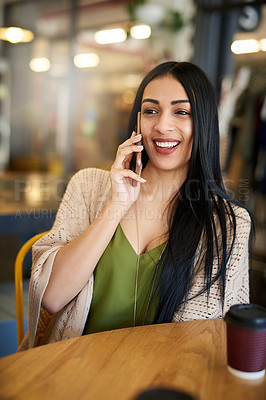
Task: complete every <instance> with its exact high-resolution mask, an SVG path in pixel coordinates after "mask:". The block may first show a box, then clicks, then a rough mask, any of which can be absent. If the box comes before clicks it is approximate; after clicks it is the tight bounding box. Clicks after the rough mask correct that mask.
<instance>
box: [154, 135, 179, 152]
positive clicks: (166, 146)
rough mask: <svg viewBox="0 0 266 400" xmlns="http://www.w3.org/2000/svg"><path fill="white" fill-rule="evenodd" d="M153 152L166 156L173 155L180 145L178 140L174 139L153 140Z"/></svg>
mask: <svg viewBox="0 0 266 400" xmlns="http://www.w3.org/2000/svg"><path fill="white" fill-rule="evenodd" d="M153 143H154V147H155V150H156V151H157V152H158V153H160V154H164V155H168V154H171V153H173V152H174V151H175V150H176V149H177V147H178V145H179V144H180V141H179V140H176V139H168V138H166V139H157V138H156V139H154V140H153Z"/></svg>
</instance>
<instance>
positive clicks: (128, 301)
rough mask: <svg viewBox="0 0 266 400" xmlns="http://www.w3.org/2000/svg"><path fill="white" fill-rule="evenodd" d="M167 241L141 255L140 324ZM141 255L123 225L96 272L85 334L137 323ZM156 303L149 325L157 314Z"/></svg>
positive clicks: (153, 305)
mask: <svg viewBox="0 0 266 400" xmlns="http://www.w3.org/2000/svg"><path fill="white" fill-rule="evenodd" d="M164 246H165V244H164V243H162V244H160V245H159V246H157V247H155V248H153V249H151V250H150V251H148V252H147V253H144V254H141V255H140V260H139V272H138V288H137V312H136V325H142V324H143V319H144V317H145V314H146V311H147V306H148V302H149V297H150V294H149V293H150V290H149V289H150V285H151V280H152V276H153V273H154V271H155V267H156V264H157V263H158V261H159V259H160V256H161V254H162V252H163V250H164ZM137 261H138V256H137V254H136V252H135V250H134V249H133V247H132V246H131V244H130V243H129V241H128V239H127V237H126V236H125V234H124V232H123V230H122V228H121V226H120V224H119V225H118V227H117V229H116V232H115V234H114V235H113V237H112V239H111V241H110V243H109V244H108V246H107V248H106V249H105V251H104V253H103V255H102V256H101V258H100V260H99V262H98V264H97V267H96V268H95V271H94V278H95V282H94V291H93V297H92V303H91V307H90V311H89V315H88V318H87V321H86V324H85V328H84V331H83V335H84V334H88V333H94V332H101V331H105V330H109V329H118V328H126V327H130V326H133V325H134V296H135V284H136V271H137ZM154 303H155V302H152V304H151V307H150V310H149V313H148V316H147V318H146V320H145V324H151V323H152V321H153V318H154V314H155V307H156V304H154Z"/></svg>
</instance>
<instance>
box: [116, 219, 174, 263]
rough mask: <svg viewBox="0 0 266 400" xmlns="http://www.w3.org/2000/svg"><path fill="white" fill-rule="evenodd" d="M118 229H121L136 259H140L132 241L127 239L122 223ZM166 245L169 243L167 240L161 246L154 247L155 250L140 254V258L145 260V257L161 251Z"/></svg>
mask: <svg viewBox="0 0 266 400" xmlns="http://www.w3.org/2000/svg"><path fill="white" fill-rule="evenodd" d="M118 227H119V229H120V230H121V232H122V235H123V236H124V238H125V239H126V242H127V244H128V247H129V248H130V249H131V252H133V253H134V255H135V257H138V254H137V253H136V252H135V250H134V248H133V246H132V244H131V243H130V241H129V240H128V238H127V236H126V234H125V232H124V231H123V229H122V226H121V224H120V223H119V225H118ZM166 243H167V240H166V241H165V242H163V243H161V244H159V245H158V246H156V247H153V248H152V249H150V250H149V251H146V252H145V253H142V254H140V257H141V258H144V257H146V256H147V255H148V256H150V254H151V253H154V252H158V251H160V250H161V248H162V247H163V246H165V244H166Z"/></svg>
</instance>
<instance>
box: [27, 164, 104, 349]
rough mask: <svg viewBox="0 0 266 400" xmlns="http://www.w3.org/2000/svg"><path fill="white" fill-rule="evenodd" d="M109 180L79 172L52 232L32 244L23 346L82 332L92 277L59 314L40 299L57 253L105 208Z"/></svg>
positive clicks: (98, 174) (89, 171)
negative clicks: (48, 308) (51, 310)
mask: <svg viewBox="0 0 266 400" xmlns="http://www.w3.org/2000/svg"><path fill="white" fill-rule="evenodd" d="M108 180H109V175H108V173H107V172H106V171H103V170H98V169H92V168H91V169H84V170H81V171H79V172H78V173H76V174H75V175H74V176H73V177H72V178H71V180H70V182H69V184H68V187H67V189H66V192H65V194H64V197H63V200H62V202H61V204H60V207H59V209H58V212H57V216H56V220H55V223H54V225H53V227H52V229H51V231H50V232H49V233H47V234H46V235H45V236H43V237H42V238H41V239H40V240H38V241H37V242H36V243H35V245H34V246H33V251H32V254H33V263H32V272H31V280H30V287H29V302H28V304H29V323H28V334H27V337H26V338H25V343H26V342H27V344H24V346H23V344H22V349H24V348H27V347H33V346H34V345H36V344H43V343H48V342H51V341H58V340H62V338H68V337H75V336H77V335H78V334H79V333H80V329H81V321H82V320H83V319H84V314H85V313H86V312H87V308H88V303H89V302H90V299H91V296H92V287H93V276H92V277H91V278H90V279H89V281H88V283H87V285H86V286H85V287H84V289H83V290H82V291H81V292H80V294H79V295H78V296H76V298H75V299H73V300H72V301H71V302H70V303H69V304H68V305H67V306H66V307H65V308H64V309H63V310H62V311H60V312H59V313H56V314H49V313H48V312H47V311H46V310H44V309H43V308H42V307H41V302H42V297H43V294H44V292H45V289H46V287H47V284H48V281H49V278H50V274H51V270H52V267H53V262H54V258H55V256H56V254H57V252H58V251H59V250H60V249H61V248H62V247H63V246H65V245H66V244H67V243H69V242H70V241H72V240H73V239H75V238H76V237H78V236H80V235H81V234H82V233H83V232H84V231H85V230H86V228H87V227H88V226H89V225H90V223H91V222H92V221H93V220H94V219H95V217H96V216H97V214H98V213H99V212H100V211H101V210H102V208H103V206H104V204H105V202H106V201H107V199H108V194H109V192H108V188H109V185H108ZM36 335H37V338H36ZM36 339H37V340H36Z"/></svg>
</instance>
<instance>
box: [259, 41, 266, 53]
mask: <svg viewBox="0 0 266 400" xmlns="http://www.w3.org/2000/svg"><path fill="white" fill-rule="evenodd" d="M260 49H261V51H266V39H260Z"/></svg>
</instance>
